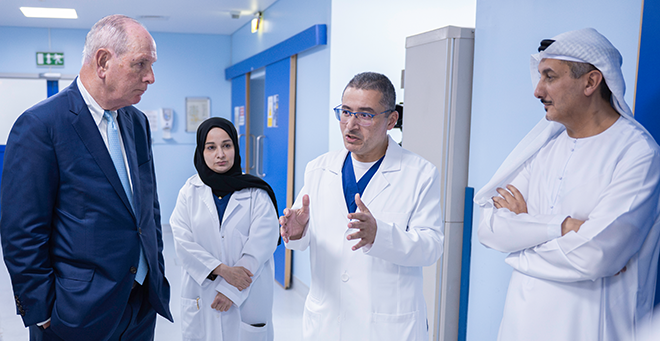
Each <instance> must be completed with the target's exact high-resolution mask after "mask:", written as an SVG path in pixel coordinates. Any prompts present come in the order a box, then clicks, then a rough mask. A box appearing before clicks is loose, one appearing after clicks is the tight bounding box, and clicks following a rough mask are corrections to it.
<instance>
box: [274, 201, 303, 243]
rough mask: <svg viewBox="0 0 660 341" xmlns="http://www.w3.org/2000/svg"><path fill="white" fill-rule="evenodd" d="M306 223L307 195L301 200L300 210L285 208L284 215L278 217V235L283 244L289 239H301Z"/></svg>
mask: <svg viewBox="0 0 660 341" xmlns="http://www.w3.org/2000/svg"><path fill="white" fill-rule="evenodd" d="M307 222H309V195H307V194H305V195H303V198H302V207H301V208H299V209H288V208H285V209H284V215H283V216H281V217H280V234H281V235H282V238H283V239H284V242H286V243H288V242H289V239H291V240H297V239H300V238H302V234H303V232H304V231H305V226H307Z"/></svg>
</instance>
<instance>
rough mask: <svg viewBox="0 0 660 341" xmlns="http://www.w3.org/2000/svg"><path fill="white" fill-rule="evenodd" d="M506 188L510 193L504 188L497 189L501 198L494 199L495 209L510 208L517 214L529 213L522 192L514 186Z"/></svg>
mask: <svg viewBox="0 0 660 341" xmlns="http://www.w3.org/2000/svg"><path fill="white" fill-rule="evenodd" d="M506 188H507V189H508V191H507V190H506V189H504V188H498V189H497V193H499V194H500V195H501V197H497V196H495V197H493V205H495V208H508V209H509V211H511V212H513V213H515V214H520V213H527V203H526V202H525V198H523V195H522V194H521V193H520V191H519V190H518V189H517V188H516V187H515V186H513V185H507V186H506ZM509 191H510V192H509Z"/></svg>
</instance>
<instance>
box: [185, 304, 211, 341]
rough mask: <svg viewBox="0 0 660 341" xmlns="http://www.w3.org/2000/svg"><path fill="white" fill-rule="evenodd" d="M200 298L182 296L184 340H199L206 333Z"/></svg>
mask: <svg viewBox="0 0 660 341" xmlns="http://www.w3.org/2000/svg"><path fill="white" fill-rule="evenodd" d="M202 306H203V305H202V302H201V299H200V298H196V299H190V298H183V297H182V298H181V332H182V334H183V339H184V340H199V339H203V338H204V336H205V335H206V332H205V330H204V315H203V314H202V312H201V310H200V308H201V307H202Z"/></svg>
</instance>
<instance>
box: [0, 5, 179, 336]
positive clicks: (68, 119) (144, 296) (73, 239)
mask: <svg viewBox="0 0 660 341" xmlns="http://www.w3.org/2000/svg"><path fill="white" fill-rule="evenodd" d="M155 61H156V44H155V42H154V40H153V38H152V37H151V35H150V34H149V32H147V30H146V29H145V28H144V27H143V26H142V25H141V24H139V23H138V22H137V21H135V20H133V19H131V18H129V17H125V16H121V15H112V16H109V17H105V18H103V19H101V20H100V21H99V22H97V23H96V24H95V25H94V27H92V29H91V31H90V32H89V33H88V35H87V38H86V40H85V48H84V51H83V66H82V68H81V70H80V75H79V77H78V78H77V79H76V80H75V81H74V82H73V83H72V84H71V85H70V86H69V87H67V88H66V89H64V90H62V91H61V92H60V93H58V94H57V95H55V96H52V97H51V98H49V99H47V100H45V101H43V102H41V103H39V104H37V105H35V106H34V107H32V108H30V109H28V110H27V111H25V113H23V114H22V115H21V116H20V117H19V118H18V120H17V121H16V123H15V124H14V126H13V128H12V130H11V133H10V135H9V139H8V141H7V147H6V150H5V159H4V171H3V174H2V188H1V191H0V203H1V205H0V207H1V210H2V211H1V212H0V213H1V214H0V236H1V237H2V247H3V252H4V260H5V263H6V265H7V268H8V270H9V273H10V275H11V280H12V286H13V289H14V297H15V300H16V307H17V312H18V314H20V315H21V316H22V318H23V322H24V323H25V325H26V326H29V327H30V338H31V339H34V340H40V339H43V340H77V341H78V340H153V338H154V330H155V324H156V313H158V314H160V315H162V316H164V317H165V318H167V319H169V320H172V316H171V313H170V311H169V298H170V287H169V283H168V282H167V280H166V279H165V275H164V274H165V270H164V261H163V255H162V250H163V242H162V234H161V225H160V211H159V205H158V196H157V193H156V179H155V173H154V164H153V158H152V152H151V144H150V141H151V136H150V131H149V125H148V122H147V119H146V117H145V115H144V114H143V113H142V112H140V111H139V110H138V109H136V108H135V107H133V106H132V105H133V104H136V103H138V102H139V101H140V98H141V96H142V94H143V93H144V92H145V91H146V90H147V86H148V85H149V84H152V83H153V82H154V74H153V70H152V64H153V63H154V62H155Z"/></svg>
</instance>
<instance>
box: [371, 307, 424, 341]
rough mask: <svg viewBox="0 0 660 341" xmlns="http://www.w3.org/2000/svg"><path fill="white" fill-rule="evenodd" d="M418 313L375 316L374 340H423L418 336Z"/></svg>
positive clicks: (376, 314) (372, 336)
mask: <svg viewBox="0 0 660 341" xmlns="http://www.w3.org/2000/svg"><path fill="white" fill-rule="evenodd" d="M416 321H417V312H416V311H413V312H410V313H405V314H379V313H374V314H373V320H372V323H371V339H372V340H392V341H394V340H396V341H403V340H421V339H422V335H417V330H415V322H416Z"/></svg>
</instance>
